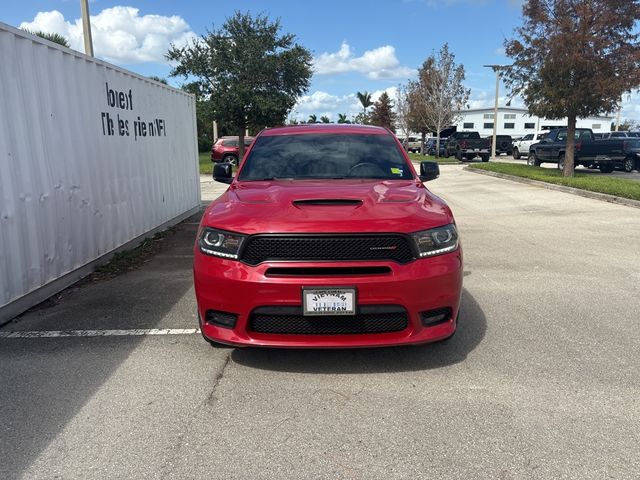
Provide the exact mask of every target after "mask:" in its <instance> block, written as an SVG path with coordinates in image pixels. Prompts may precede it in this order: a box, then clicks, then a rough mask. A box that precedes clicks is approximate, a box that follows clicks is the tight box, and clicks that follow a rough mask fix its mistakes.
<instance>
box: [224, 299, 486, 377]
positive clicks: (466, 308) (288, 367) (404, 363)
mask: <svg viewBox="0 0 640 480" xmlns="http://www.w3.org/2000/svg"><path fill="white" fill-rule="evenodd" d="M486 330H487V321H486V318H485V315H484V312H483V311H482V308H481V307H480V305H479V304H478V303H477V302H476V300H475V299H474V298H473V296H472V295H471V294H470V293H469V291H468V290H466V289H464V290H463V293H462V308H461V311H460V320H459V324H458V330H457V332H456V334H455V335H454V336H453V338H451V339H449V340H447V341H445V342H438V343H430V344H426V345H420V346H415V347H413V346H411V347H406V346H404V347H388V348H365V349H337V350H334V349H325V350H288V349H272V348H265V349H262V348H237V349H235V350H234V351H233V353H232V355H231V358H232V360H233V361H234V362H236V363H238V364H241V365H245V366H248V367H252V368H257V369H263V370H274V371H282V372H298V373H338V374H339V373H379V372H403V371H416V370H429V369H434V368H441V367H446V366H448V365H453V364H456V363H459V362H462V361H464V360H465V359H466V358H467V355H468V354H469V353H470V352H472V351H473V350H474V349H475V348H476V347H477V346H478V345H479V344H480V342H482V339H483V338H484V336H485V333H486Z"/></svg>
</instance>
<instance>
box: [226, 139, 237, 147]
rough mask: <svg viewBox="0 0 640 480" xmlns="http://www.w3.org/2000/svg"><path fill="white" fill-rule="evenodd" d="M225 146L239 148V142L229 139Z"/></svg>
mask: <svg viewBox="0 0 640 480" xmlns="http://www.w3.org/2000/svg"><path fill="white" fill-rule="evenodd" d="M224 146H225V147H237V146H238V140H233V139H228V140H225V141H224Z"/></svg>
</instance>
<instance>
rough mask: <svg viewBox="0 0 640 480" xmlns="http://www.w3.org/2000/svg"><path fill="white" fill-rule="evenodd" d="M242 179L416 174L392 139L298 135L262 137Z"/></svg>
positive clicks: (405, 176)
mask: <svg viewBox="0 0 640 480" xmlns="http://www.w3.org/2000/svg"><path fill="white" fill-rule="evenodd" d="M238 178H239V180H241V181H251V180H270V179H278V178H282V179H285V178H286V179H309V178H377V179H385V180H398V179H405V180H406V179H411V178H413V174H412V172H411V170H410V169H409V166H408V165H407V163H406V161H405V159H404V156H403V155H402V153H401V152H400V150H399V149H398V145H397V144H396V141H395V139H394V138H393V137H392V136H391V135H360V134H298V135H270V136H261V137H258V138H257V139H256V141H255V144H254V146H253V149H252V150H251V152H250V154H249V156H248V157H247V159H246V160H245V162H244V165H243V167H242V170H241V171H240V175H239V177H238Z"/></svg>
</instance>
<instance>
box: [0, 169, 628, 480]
mask: <svg viewBox="0 0 640 480" xmlns="http://www.w3.org/2000/svg"><path fill="white" fill-rule="evenodd" d="M431 186H432V188H433V190H434V191H435V192H437V193H438V194H440V195H442V196H443V197H444V198H445V199H446V200H447V201H449V202H450V204H451V206H452V208H453V210H454V212H455V213H456V215H457V219H458V223H459V226H460V230H461V234H462V238H463V242H464V248H465V262H466V264H465V270H466V274H465V275H466V276H465V285H464V286H465V291H464V298H463V310H462V312H463V313H462V317H461V325H460V330H459V332H458V333H457V335H456V336H455V337H454V338H453V339H452V340H451V341H450V342H448V343H444V344H435V345H427V346H423V347H412V348H390V349H382V350H346V351H289V350H234V349H212V348H210V347H209V346H208V345H207V344H206V343H205V342H204V341H203V340H202V339H201V338H200V337H199V335H198V334H193V333H192V332H193V331H192V330H189V329H193V327H194V326H195V324H196V317H195V300H194V296H193V289H192V286H191V271H190V267H191V259H190V250H191V247H192V241H193V235H194V232H195V229H196V221H197V217H194V218H193V219H191V221H188V222H186V223H184V224H182V225H181V226H180V227H179V228H178V229H177V231H176V232H175V233H174V234H173V235H172V236H170V237H169V238H168V239H167V240H166V244H165V247H164V249H163V250H162V251H161V252H160V254H158V255H157V256H156V257H155V258H153V259H152V260H151V261H149V262H148V263H146V264H145V265H144V266H143V267H142V268H140V269H139V270H136V271H132V272H129V273H127V274H125V275H122V276H120V277H118V278H116V279H113V280H108V281H101V282H95V283H94V284H90V285H85V286H83V287H81V288H77V289H74V290H71V291H69V292H67V293H65V294H64V295H63V296H62V297H61V298H60V299H57V300H55V301H53V302H50V305H49V306H48V308H43V309H40V310H36V311H32V312H30V313H28V314H27V315H25V316H24V317H22V318H21V319H20V320H19V321H18V322H15V323H13V324H9V325H7V326H6V327H4V328H3V329H0V333H2V332H4V335H6V334H7V333H6V332H8V331H42V330H60V329H83V330H87V329H95V330H101V331H102V330H104V329H112V330H113V329H126V331H127V332H129V333H128V334H127V335H126V336H113V332H112V333H111V335H110V336H101V337H89V338H86V337H54V338H0V385H1V388H0V458H1V459H2V461H0V478H3V479H13V478H18V477H21V476H22V477H23V478H43V479H45V478H46V479H51V478H64V479H75V478H82V479H104V478H158V479H160V478H162V479H164V478H194V479H195V478H232V479H236V478H240V479H242V478H247V479H256V478H265V479H266V478H291V479H300V478H355V479H360V478H384V479H388V478H413V479H416V478H455V479H472V478H499V479H515V478H519V479H520V478H521V479H530V478H549V479H558V478H571V479H602V478H620V479H622V478H637V476H638V472H639V471H640V454H639V447H638V445H639V444H640V401H639V400H638V399H639V398H640V355H639V353H640V350H639V347H638V346H639V345H640V329H638V319H639V317H638V312H640V289H639V287H638V285H640V260H639V259H640V243H639V242H638V239H639V238H640V209H635V208H632V207H625V206H618V205H612V204H608V203H604V202H599V201H596V200H591V199H586V198H582V197H577V196H572V195H569V194H564V193H561V192H555V191H550V190H545V189H540V188H536V187H531V186H527V185H522V184H519V183H513V182H509V181H505V180H500V179H496V178H492V177H486V176H480V175H474V174H472V173H468V172H464V171H462V169H461V167H459V166H451V167H450V166H443V167H442V176H441V178H440V179H438V180H437V181H434V182H432V183H431ZM205 187H206V188H205V189H204V191H205V192H208V195H215V190H214V187H213V184H212V185H209V186H207V185H205ZM131 329H140V330H134V331H132V330H131ZM151 329H153V330H151ZM167 329H171V330H167ZM123 333H124V332H120V334H123ZM150 333H154V334H153V335H152V334H150Z"/></svg>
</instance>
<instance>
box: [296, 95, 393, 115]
mask: <svg viewBox="0 0 640 480" xmlns="http://www.w3.org/2000/svg"><path fill="white" fill-rule="evenodd" d="M397 90H398V87H395V86H394V87H389V88H386V89H384V90H376V91H374V92H371V100H372V101H373V102H376V101H377V100H378V99H379V98H380V95H382V92H387V93H388V94H389V96H390V97H391V100H393V101H395V97H396V92H397ZM370 110H371V108H369V111H370ZM361 112H362V104H361V103H360V101H359V100H358V97H357V95H356V94H355V93H350V94H348V95H332V94H330V93H327V92H323V91H322V90H316V91H315V92H313V93H312V94H311V95H303V96H302V97H300V99H299V100H298V103H297V104H296V106H295V107H294V108H293V110H292V112H291V117H293V118H296V119H298V120H307V119H308V118H309V115H312V114H313V115H316V116H317V117H318V118H320V117H321V116H323V115H326V116H327V117H329V118H330V119H331V120H332V121H337V119H338V114H339V113H345V114H346V115H347V118H349V119H351V118H352V117H355V116H356V115H357V114H358V113H361Z"/></svg>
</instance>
